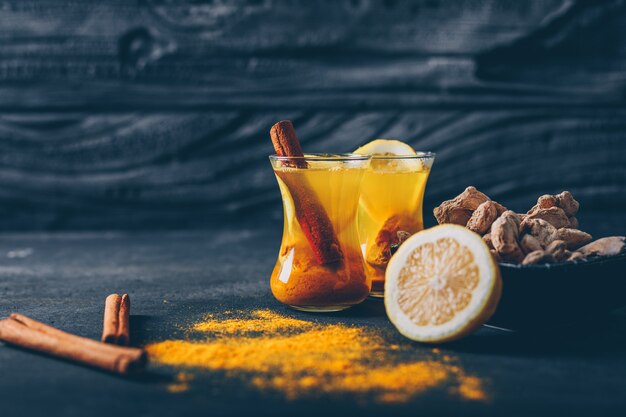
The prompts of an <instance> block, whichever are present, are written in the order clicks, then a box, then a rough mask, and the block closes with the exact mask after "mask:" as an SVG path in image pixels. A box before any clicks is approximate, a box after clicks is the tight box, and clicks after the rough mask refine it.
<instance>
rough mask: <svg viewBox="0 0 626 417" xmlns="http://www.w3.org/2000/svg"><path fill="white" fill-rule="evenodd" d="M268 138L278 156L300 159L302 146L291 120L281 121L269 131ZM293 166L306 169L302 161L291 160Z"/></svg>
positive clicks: (305, 164)
mask: <svg viewBox="0 0 626 417" xmlns="http://www.w3.org/2000/svg"><path fill="white" fill-rule="evenodd" d="M270 138H271V139H272V144H273V145H274V150H275V151H276V155H278V156H292V157H302V156H304V153H303V152H302V146H301V145H300V141H299V140H298V136H297V135H296V130H295V129H294V127H293V124H292V123H291V120H281V121H280V122H278V123H276V124H275V125H274V126H272V128H271V129H270ZM293 162H294V165H295V166H297V167H299V168H306V166H307V163H306V161H303V160H296V159H294V160H293Z"/></svg>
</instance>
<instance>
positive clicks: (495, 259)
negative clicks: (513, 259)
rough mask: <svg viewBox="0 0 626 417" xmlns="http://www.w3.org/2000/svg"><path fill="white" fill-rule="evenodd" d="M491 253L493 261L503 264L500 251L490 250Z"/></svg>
mask: <svg viewBox="0 0 626 417" xmlns="http://www.w3.org/2000/svg"><path fill="white" fill-rule="evenodd" d="M489 252H491V256H493V260H494V261H496V262H502V258H500V255H499V254H498V251H497V250H495V249H489Z"/></svg>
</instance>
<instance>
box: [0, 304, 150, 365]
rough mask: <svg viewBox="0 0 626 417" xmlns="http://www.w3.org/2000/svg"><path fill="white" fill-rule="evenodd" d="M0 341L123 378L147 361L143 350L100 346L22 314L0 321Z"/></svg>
mask: <svg viewBox="0 0 626 417" xmlns="http://www.w3.org/2000/svg"><path fill="white" fill-rule="evenodd" d="M0 340H2V341H4V342H6V343H10V344H12V345H16V346H20V347H23V348H27V349H32V350H36V351H39V352H42V353H46V354H48V355H51V356H57V357H60V358H65V359H69V360H72V361H75V362H80V363H83V364H87V365H91V366H94V367H97V368H101V369H104V370H107V371H109V372H116V373H120V374H127V373H131V372H138V371H141V370H143V368H144V366H145V364H146V359H147V357H146V353H145V352H144V351H143V350H142V349H137V348H129V347H121V346H113V345H108V344H105V343H100V342H97V341H95V340H91V339H87V338H85V337H80V336H76V335H73V334H70V333H66V332H64V331H62V330H59V329H56V328H54V327H52V326H48V325H46V324H44V323H41V322H38V321H36V320H33V319H31V318H29V317H26V316H23V315H21V314H11V316H10V317H8V318H6V319H3V320H0Z"/></svg>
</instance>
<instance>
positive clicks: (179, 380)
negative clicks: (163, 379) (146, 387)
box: [167, 372, 193, 394]
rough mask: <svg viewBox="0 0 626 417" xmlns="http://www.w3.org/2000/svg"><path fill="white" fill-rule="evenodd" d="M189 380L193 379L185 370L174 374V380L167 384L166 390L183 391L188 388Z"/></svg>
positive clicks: (172, 391)
mask: <svg viewBox="0 0 626 417" xmlns="http://www.w3.org/2000/svg"><path fill="white" fill-rule="evenodd" d="M191 381H193V375H191V374H188V373H186V372H179V373H178V374H176V377H175V379H174V382H172V383H170V384H168V386H167V391H168V392H171V393H172V394H178V393H180V392H185V391H187V390H188V389H189V382H191Z"/></svg>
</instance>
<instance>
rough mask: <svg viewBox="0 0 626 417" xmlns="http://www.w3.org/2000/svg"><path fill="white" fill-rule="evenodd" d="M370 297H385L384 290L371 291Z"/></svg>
mask: <svg viewBox="0 0 626 417" xmlns="http://www.w3.org/2000/svg"><path fill="white" fill-rule="evenodd" d="M370 297H371V298H385V291H371V292H370Z"/></svg>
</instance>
